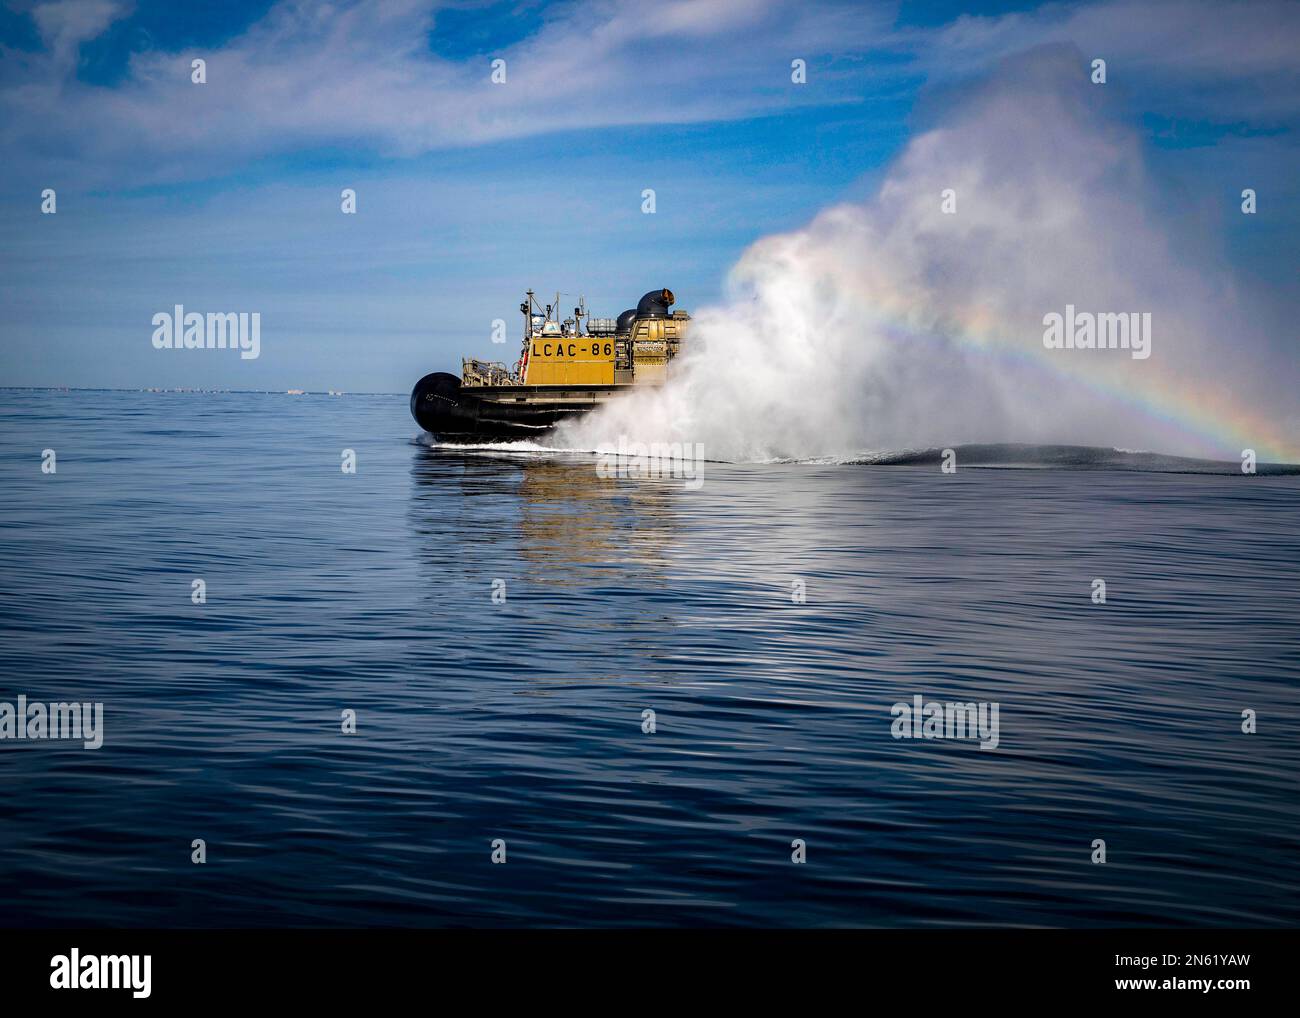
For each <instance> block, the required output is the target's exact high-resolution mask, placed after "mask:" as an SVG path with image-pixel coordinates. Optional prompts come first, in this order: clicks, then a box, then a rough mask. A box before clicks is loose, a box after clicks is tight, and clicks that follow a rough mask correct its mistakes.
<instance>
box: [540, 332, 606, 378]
mask: <svg viewBox="0 0 1300 1018" xmlns="http://www.w3.org/2000/svg"><path fill="white" fill-rule="evenodd" d="M614 346H615V343H614V337H613V336H532V337H530V338H529V340H528V348H527V355H526V358H525V360H524V377H523V384H524V385H613V384H614Z"/></svg>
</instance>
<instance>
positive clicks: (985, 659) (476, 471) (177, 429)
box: [0, 390, 1300, 927]
mask: <svg viewBox="0 0 1300 1018" xmlns="http://www.w3.org/2000/svg"><path fill="white" fill-rule="evenodd" d="M0 421H2V425H3V426H2V428H0V477H2V479H3V511H2V512H0V701H8V702H14V701H15V700H16V698H17V696H18V695H19V694H25V695H26V696H27V697H28V698H29V700H31V701H37V700H39V701H46V702H49V701H71V700H81V701H87V702H101V703H102V704H103V706H104V726H103V738H104V742H103V746H102V748H100V749H98V750H93V751H92V750H86V749H83V748H81V744H80V743H68V742H56V741H16V740H0V779H2V780H3V788H4V795H3V797H0V925H3V926H45V925H67V924H89V925H103V926H122V927H129V926H157V925H164V926H167V925H171V926H277V925H278V926H432V925H453V926H461V925H463V926H488V925H566V926H598V925H629V924H631V925H649V926H691V925H726V926H743V925H788V926H838V925H863V926H888V927H938V926H963V925H980V926H1066V927H1074V926H1143V925H1155V926H1274V925H1283V924H1293V923H1295V922H1296V921H1297V920H1300V897H1298V896H1297V893H1296V891H1297V886H1298V885H1300V795H1298V793H1300V784H1298V776H1300V739H1298V738H1297V736H1298V735H1300V585H1298V584H1297V566H1298V565H1300V510H1298V508H1297V504H1298V498H1300V476H1296V475H1295V474H1294V473H1289V474H1288V473H1281V474H1279V475H1276V476H1256V477H1243V476H1241V475H1240V474H1239V473H1236V474H1234V473H1233V470H1232V467H1231V466H1229V467H1228V468H1227V469H1225V470H1222V471H1221V472H1219V473H1212V472H1207V471H1210V470H1212V469H1215V468H1213V467H1212V466H1210V465H1206V464H1192V463H1186V462H1180V461H1176V460H1169V459H1165V458H1162V457H1156V456H1150V455H1145V456H1144V455H1133V454H1122V453H1116V452H1114V451H1110V450H1088V449H1060V448H1058V449H1047V450H1038V449H1030V448H1024V447H985V448H972V449H967V450H960V449H959V450H958V457H959V460H958V461H959V469H958V470H957V472H956V473H955V474H952V475H944V474H943V473H941V471H940V470H939V467H938V460H937V455H936V454H933V453H917V452H914V451H913V452H902V453H898V454H895V455H886V456H881V455H865V454H864V456H863V457H861V458H860V459H861V460H862V462H854V463H842V462H841V463H774V464H749V465H728V464H718V463H709V464H706V465H705V471H704V477H703V484H702V485H701V486H700V487H699V488H698V489H695V490H692V489H691V487H690V486H688V485H685V484H684V483H683V482H682V481H681V480H680V479H674V478H669V477H658V478H634V477H602V476H600V472H599V471H598V470H597V469H596V465H595V460H594V459H593V457H591V456H589V455H585V454H581V453H547V452H541V451H532V452H526V451H521V450H490V449H486V450H485V449H478V450H463V449H462V450H457V449H449V448H440V447H436V446H431V445H429V444H428V443H425V442H421V441H418V440H417V437H418V436H417V432H418V429H417V428H416V426H415V425H414V423H413V422H412V421H411V420H410V417H409V415H408V413H407V408H406V399H405V397H404V396H345V397H340V398H331V397H327V396H324V395H312V396H301V397H289V396H285V395H273V394H167V393H153V394H150V393H126V392H22V391H13V390H10V391H4V392H0ZM44 449H53V450H55V453H56V456H57V472H56V473H53V474H45V473H42V471H41V456H42V450H44ZM345 449H351V450H354V452H355V454H356V464H357V469H356V473H355V474H345V473H344V472H343V471H342V470H341V469H340V463H341V456H342V453H343V450H345ZM867 461H874V462H867ZM881 461H884V462H885V463H888V465H882V462H881ZM978 463H986V464H989V465H988V466H985V467H980V466H977V464H978ZM1012 467H1020V468H1022V469H1009V468H1012ZM1029 467H1033V468H1035V469H1024V468H1029ZM1097 578H1101V579H1104V580H1105V582H1106V587H1107V603H1106V604H1104V605H1101V604H1094V603H1093V602H1092V598H1091V593H1092V583H1093V580H1094V579H1097ZM195 579H202V580H203V581H204V583H205V584H206V598H207V600H206V603H204V604H195V603H193V601H192V598H191V593H192V589H193V588H192V583H193V581H194V580H195ZM494 581H501V583H496V584H495V587H494ZM796 581H798V582H800V583H802V585H803V590H804V591H805V598H804V600H803V603H799V601H798V600H797V599H796V598H795V597H794V596H793V592H794V591H795V589H796ZM494 589H496V590H497V591H500V592H503V593H504V601H503V602H502V601H500V600H499V598H498V602H499V603H498V602H494V600H493V592H494ZM918 694H919V695H921V696H922V697H923V698H924V699H925V700H926V701H931V700H937V701H961V702H967V701H975V702H987V703H996V704H997V705H998V708H999V715H998V717H999V730H998V745H997V748H996V749H995V750H984V749H981V748H980V745H979V743H978V742H977V741H972V740H969V739H967V740H959V739H953V740H946V739H931V740H926V739H895V738H894V737H893V736H892V735H891V721H892V720H893V719H892V715H891V707H892V706H893V705H894V704H895V703H899V702H904V703H911V702H912V700H913V697H914V696H916V695H918ZM345 710H353V711H355V712H356V718H357V730H356V732H355V734H344V733H343V731H342V730H341V728H342V726H341V721H340V719H341V716H342V712H343V711H345ZM646 710H652V711H654V712H655V714H654V721H655V730H654V731H653V733H647V732H645V731H643V725H644V724H645V722H644V721H643V712H644V711H646ZM1244 710H1252V711H1255V712H1256V716H1257V725H1258V730H1257V731H1256V732H1255V733H1254V734H1245V733H1243V732H1242V730H1241V726H1242V712H1243V711H1244ZM194 839H203V840H204V841H205V843H206V853H207V854H206V862H205V863H203V864H202V865H197V864H195V863H193V862H192V861H191V852H192V848H191V845H192V842H193V841H194ZM494 839H502V840H503V841H504V842H505V851H506V862H505V864H504V865H502V864H494V863H493V861H492V851H493V850H492V843H493V841H494ZM796 839H802V842H803V843H804V846H805V851H806V862H805V863H803V864H797V863H795V862H792V858H791V856H792V851H793V849H792V842H794V841H795V840H796ZM1095 839H1103V840H1104V841H1105V843H1106V851H1107V861H1106V863H1105V864H1104V865H1098V864H1094V863H1093V862H1092V861H1091V860H1092V855H1093V842H1094V840H1095Z"/></svg>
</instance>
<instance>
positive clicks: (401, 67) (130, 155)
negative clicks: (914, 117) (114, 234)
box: [0, 0, 887, 179]
mask: <svg viewBox="0 0 1300 1018" xmlns="http://www.w3.org/2000/svg"><path fill="white" fill-rule="evenodd" d="M114 10H116V11H117V12H118V13H120V11H121V8H113V7H112V6H111V5H109V4H108V3H106V2H96V3H93V4H92V5H90V6H89V7H86V8H81V7H76V8H75V9H74V8H73V7H68V6H66V5H56V6H51V7H49V8H41V9H40V11H39V12H38V14H37V15H35V16H36V17H38V19H39V20H40V23H41V25H42V34H43V38H45V39H46V41H47V43H48V45H49V46H50V47H51V48H50V49H49V51H48V52H46V53H44V54H41V55H38V56H35V57H33V56H31V55H21V54H11V55H12V56H14V57H15V58H16V59H17V61H18V62H19V64H20V65H21V67H20V73H19V74H18V75H16V76H15V75H14V74H12V73H11V74H10V75H9V76H8V87H6V88H5V89H3V91H0V113H2V114H3V119H4V121H5V122H6V124H7V127H5V128H4V129H3V134H2V135H0V138H3V142H4V145H5V147H6V149H9V150H12V151H15V152H19V153H21V152H22V151H29V152H37V153H49V152H59V151H70V152H73V153H74V158H75V159H77V160H80V161H81V163H82V166H83V169H85V168H89V167H103V168H105V170H106V171H112V170H116V169H117V168H119V167H123V166H130V167H133V168H134V169H135V170H136V171H137V172H143V173H144V174H145V175H146V176H147V177H148V178H150V179H157V178H160V177H162V178H165V177H168V176H174V175H193V174H199V175H202V174H204V173H211V172H221V171H223V170H225V169H228V168H230V167H233V166H236V165H238V163H239V162H240V161H242V160H247V159H250V158H256V157H259V156H263V155H267V154H274V153H278V152H286V151H295V150H299V149H302V148H304V147H307V148H310V147H312V146H318V145H335V144H339V145H342V144H354V145H357V144H359V145H363V146H366V147H368V148H371V149H373V150H377V151H379V152H380V153H382V154H386V155H395V156H409V155H414V154H418V153H422V152H427V151H430V150H434V149H439V148H448V147H458V146H464V145H475V144H483V143H488V142H492V141H497V140H501V139H508V138H518V137H527V136H530V135H538V134H543V133H547V132H554V131H562V130H568V129H592V128H599V127H602V126H609V125H627V124H655V123H670V122H679V123H684V122H699V121H709V120H719V119H730V118H735V117H743V116H748V115H752V114H755V113H760V112H767V111H772V110H776V109H780V108H783V107H785V106H787V105H790V104H793V103H801V102H802V103H825V102H833V101H840V100H844V99H846V98H853V97H854V95H855V93H854V90H853V88H852V87H850V86H849V85H846V84H845V81H844V79H843V78H842V77H841V76H838V75H837V74H835V72H834V71H833V69H830V68H826V69H825V70H824V73H819V71H818V70H817V69H816V68H815V69H814V71H813V74H812V82H813V84H811V85H807V86H799V87H795V86H793V85H791V83H790V61H791V60H792V59H793V58H794V57H796V56H799V57H803V58H805V59H809V60H815V59H816V58H817V57H819V56H822V55H823V54H828V53H838V52H843V51H860V50H862V49H864V48H867V47H869V46H870V45H871V44H872V42H873V40H874V39H876V38H878V37H881V36H883V35H884V34H885V33H886V31H887V25H886V23H885V22H884V21H883V20H882V17H881V15H880V14H872V13H870V12H867V13H864V12H862V11H861V10H855V9H853V8H852V7H847V6H835V7H829V8H827V7H820V8H819V7H813V6H809V5H806V4H801V3H795V2H789V0H714V2H711V3H708V4H697V3H681V2H677V3H670V4H665V5H662V6H661V7H659V8H657V9H656V8H654V7H647V6H646V5H644V4H641V3H634V2H627V0H617V2H606V3H599V4H577V5H573V6H570V7H564V8H562V9H561V11H560V12H559V13H557V14H555V15H554V16H552V17H550V19H549V20H547V21H546V22H545V23H544V25H543V27H542V28H541V29H540V30H539V31H538V32H536V33H535V34H533V35H532V36H530V37H528V38H526V39H524V40H523V41H521V42H518V43H516V44H514V45H511V46H507V47H504V48H503V49H502V50H501V51H500V52H499V53H497V54H494V56H500V57H501V58H503V59H505V60H506V61H507V82H506V83H505V84H503V85H496V84H493V83H491V81H490V80H489V78H490V60H491V59H492V57H491V56H482V55H475V56H472V57H471V56H467V57H466V58H465V59H463V60H449V59H445V58H442V57H439V56H437V55H435V54H434V53H433V52H431V50H430V48H429V46H428V44H427V40H428V38H429V34H430V32H433V33H434V34H435V35H436V33H437V31H438V28H437V19H436V11H435V10H434V9H433V8H431V6H430V5H429V4H428V3H426V2H417V0H387V2H385V3H383V4H338V5H323V4H319V3H308V2H302V0H284V2H281V3H279V4H277V5H276V6H275V7H274V8H273V9H272V10H271V11H270V12H269V13H268V14H267V16H266V17H265V18H264V19H262V20H261V21H259V22H258V23H257V24H255V25H253V26H252V27H250V28H249V29H248V31H246V32H245V33H244V34H242V35H241V36H239V37H238V38H236V39H233V40H232V41H230V42H229V43H228V44H226V45H224V46H222V47H220V48H217V49H213V50H193V51H190V50H186V51H183V52H176V53H166V52H158V51H147V52H144V53H140V54H137V55H135V57H134V58H133V59H132V61H131V65H130V73H129V76H128V78H127V80H126V81H125V82H123V83H122V84H120V85H119V86H117V87H115V88H101V87H95V86H90V85H85V84H82V83H79V82H77V81H76V80H75V79H74V78H73V75H72V70H73V66H72V65H73V60H74V58H75V49H76V46H77V45H78V44H79V43H80V42H82V41H84V40H85V39H87V38H89V37H91V36H93V35H94V34H96V32H97V31H99V30H102V28H103V27H105V26H106V25H107V24H108V23H109V21H111V19H112V14H113V11H114ZM196 57H202V58H203V59H205V60H206V61H207V78H208V81H207V84H205V85H193V84H191V82H190V62H191V60H192V59H194V58H196Z"/></svg>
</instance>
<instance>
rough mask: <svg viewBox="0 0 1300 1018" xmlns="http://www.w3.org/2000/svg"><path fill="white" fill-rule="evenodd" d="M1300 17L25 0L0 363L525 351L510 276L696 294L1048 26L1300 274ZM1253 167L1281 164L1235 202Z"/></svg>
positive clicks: (573, 291)
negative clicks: (228, 345)
mask: <svg viewBox="0 0 1300 1018" xmlns="http://www.w3.org/2000/svg"><path fill="white" fill-rule="evenodd" d="M1298 24H1300V21H1298V19H1297V16H1296V7H1295V5H1285V4H1277V3H1248V4H1243V5H1239V6H1235V7H1231V8H1228V9H1227V10H1226V11H1225V7H1224V5H1221V4H1214V3H1183V4H1178V5H1169V4H1162V3H1151V2H1142V3H1138V2H1112V3H1103V4H1050V5H1032V4H1014V5H1005V4H1003V5H997V6H996V7H978V6H964V7H958V6H956V5H953V4H915V5H913V4H907V5H902V6H895V5H890V4H846V3H821V4H816V3H786V2H783V0H717V2H713V3H704V4H688V3H665V4H658V5H655V4H644V3H624V2H603V3H582V4H545V3H485V4H475V3H456V4H437V3H426V2H415V0H388V2H383V0H380V2H376V3H371V4H365V5H357V4H349V3H334V4H321V3H308V2H300V3H286V2H280V3H269V2H259V3H223V4H197V3H196V4H183V3H162V2H152V0H139V2H136V3H134V4H131V3H127V2H119V0H86V2H54V3H23V2H20V3H11V4H9V5H8V6H7V7H6V8H5V9H4V10H3V12H2V13H0V144H2V145H3V150H4V165H5V167H6V171H5V173H4V175H3V178H2V181H0V267H2V268H3V272H2V274H0V276H2V278H0V294H2V295H3V303H4V308H5V311H4V316H3V320H2V321H0V384H7V385H71V386H108V387H145V386H196V387H216V388H253V389H262V388H266V389H284V388H289V387H301V388H310V389H325V388H341V389H347V390H349V391H405V390H406V389H408V388H409V386H410V384H411V382H412V381H413V380H414V379H415V378H416V377H418V376H419V375H421V374H423V373H425V372H427V371H430V370H436V369H445V368H449V367H450V368H452V369H455V368H456V367H457V366H458V365H459V357H460V355H461V354H462V353H466V354H468V353H478V354H481V355H492V356H495V357H500V358H501V359H505V360H513V358H514V356H515V355H516V353H517V349H516V342H515V329H516V321H515V319H516V314H515V313H514V310H513V309H515V308H516V306H517V304H518V301H519V299H520V295H521V292H522V290H524V289H525V288H526V287H530V286H531V287H533V288H534V289H536V290H538V291H539V292H540V293H551V292H554V291H556V290H560V291H562V292H565V293H567V294H570V295H574V296H576V295H577V294H578V293H583V294H585V295H586V297H587V301H588V304H589V305H590V306H592V307H593V308H594V309H595V310H596V311H597V313H600V314H607V315H610V316H613V315H616V314H617V313H618V312H619V311H621V310H622V309H623V308H625V307H627V306H629V305H631V304H634V303H635V301H636V299H637V298H638V297H639V296H640V294H641V293H643V292H644V291H646V290H648V289H651V288H656V287H659V286H669V287H671V288H672V289H674V290H675V291H676V293H677V294H678V297H679V301H680V304H681V306H683V307H687V308H690V309H695V308H697V307H700V306H704V305H708V304H712V303H715V302H716V301H718V300H719V299H720V298H721V296H722V295H723V293H724V288H725V283H726V278H727V273H728V271H729V269H730V268H731V266H732V265H733V264H735V262H736V261H737V259H738V258H739V257H740V256H741V254H742V253H743V252H744V251H745V249H746V248H747V247H749V246H750V245H751V244H753V243H754V242H755V241H757V240H759V239H761V238H763V237H765V236H768V235H771V234H774V233H779V232H782V231H787V230H792V229H796V228H798V227H800V226H802V225H803V224H805V223H806V222H807V221H808V220H809V219H811V218H812V217H813V216H814V215H815V214H816V213H817V212H818V211H819V210H821V209H823V208H825V207H827V206H829V205H832V204H834V203H836V202H840V201H856V200H862V199H865V198H866V197H867V196H869V195H871V194H873V192H874V190H875V188H876V187H877V185H878V184H879V182H880V180H881V179H882V177H883V175H884V173H885V172H886V170H887V168H888V167H889V165H890V164H891V162H892V161H893V160H895V159H896V158H897V157H898V156H899V154H900V152H902V151H904V149H905V148H906V146H907V145H908V144H909V142H911V141H912V140H913V139H915V138H916V137H917V135H918V133H920V132H923V131H925V130H927V129H929V128H930V127H931V126H933V125H934V124H935V123H941V122H942V119H943V116H944V113H945V110H946V109H948V108H949V107H950V106H951V105H952V104H954V103H956V102H959V101H960V97H961V96H962V94H963V93H964V92H965V91H966V90H967V89H968V88H969V87H970V83H971V82H976V81H979V80H981V79H982V78H983V77H986V76H988V75H990V74H995V73H997V68H998V67H999V66H1000V64H1001V63H1002V62H1004V61H1006V60H1009V59H1015V58H1016V56H1017V55H1018V54H1023V53H1025V52H1029V51H1032V50H1034V49H1035V48H1036V47H1043V46H1068V47H1074V48H1075V49H1076V50H1077V53H1078V56H1079V64H1080V73H1086V66H1087V59H1088V57H1089V55H1090V54H1093V53H1104V54H1105V55H1106V56H1107V57H1108V60H1109V67H1110V75H1111V79H1110V82H1109V83H1108V85H1107V88H1108V89H1109V90H1110V91H1109V93H1108V96H1107V101H1108V102H1109V103H1110V104H1111V105H1112V107H1113V110H1112V112H1111V115H1112V116H1113V117H1115V118H1116V120H1117V121H1119V122H1122V123H1124V124H1126V125H1127V126H1129V127H1131V128H1133V129H1134V130H1136V131H1138V132H1139V133H1140V135H1141V136H1142V138H1143V139H1144V144H1145V145H1146V147H1147V149H1148V153H1147V154H1148V158H1149V160H1150V164H1151V166H1152V167H1153V168H1154V171H1155V172H1157V173H1158V174H1160V175H1162V179H1164V180H1167V187H1165V188H1164V189H1163V190H1162V191H1161V194H1162V195H1163V196H1164V198H1165V200H1167V201H1168V203H1169V204H1170V207H1171V208H1172V209H1174V210H1175V213H1176V214H1175V215H1174V216H1173V217H1172V218H1173V219H1174V220H1175V221H1176V220H1178V218H1179V217H1180V216H1184V217H1185V216H1192V217H1198V218H1207V219H1210V220H1214V219H1218V220H1221V222H1220V223H1219V226H1220V229H1219V235H1220V236H1221V239H1222V244H1223V247H1224V257H1225V258H1226V259H1227V260H1228V262H1229V263H1230V264H1231V265H1232V266H1233V267H1234V270H1235V271H1236V272H1238V273H1239V274H1240V276H1241V280H1242V285H1243V286H1246V287H1248V288H1249V287H1256V288H1257V289H1258V291H1259V293H1260V294H1261V300H1265V301H1268V302H1270V303H1271V304H1272V305H1274V306H1275V307H1274V313H1278V309H1279V308H1280V309H1283V310H1285V309H1293V308H1294V301H1295V281H1294V277H1295V265H1296V258H1295V255H1296V254H1297V251H1298V249H1297V242H1296V239H1295V238H1296V236H1297V231H1296V226H1297V215H1296V212H1295V209H1296V208H1297V202H1296V199H1297V197H1300V195H1297V180H1298V179H1300V174H1297V173H1296V172H1295V171H1296V169H1297V160H1296V147H1295V144H1296V143H1295V133H1294V128H1295V124H1296V118H1297V114H1298V113H1300V89H1297V87H1296V85H1297V80H1296V79H1297V68H1296V63H1297V61H1296V58H1295V53H1296V52H1297V43H1298V42H1300V36H1298V31H1297V29H1298ZM497 57H500V58H502V59H504V60H506V67H507V81H506V83H505V84H500V85H496V84H493V83H492V82H491V81H490V80H489V76H490V73H491V67H490V62H491V61H492V60H493V59H495V58H497ZM194 58H202V59H204V60H206V61H207V76H208V80H207V83H206V84H203V85H196V84H193V83H192V82H191V81H190V64H191V61H192V60H193V59H194ZM795 58H800V59H803V60H806V61H807V65H808V81H807V84H803V85H795V84H793V83H792V82H791V81H790V62H791V60H792V59H795ZM1242 179H1249V180H1250V182H1251V184H1252V185H1253V186H1256V187H1257V188H1259V189H1260V191H1261V194H1262V195H1266V196H1267V197H1266V198H1263V199H1261V200H1262V201H1267V203H1268V204H1267V206H1266V207H1267V209H1268V211H1269V214H1268V215H1267V216H1261V217H1259V219H1258V220H1256V221H1253V222H1250V223H1243V222H1242V217H1240V216H1232V215H1229V214H1228V213H1229V212H1230V211H1231V210H1233V209H1234V208H1235V201H1234V195H1235V194H1236V193H1237V192H1238V191H1239V190H1240V186H1239V185H1240V181H1241V180H1242ZM345 187H350V188H354V189H355V190H356V192H357V195H358V214H357V215H355V216H348V215H343V214H342V213H341V212H340V209H339V201H340V199H339V193H340V190H341V189H342V188H345ZM44 188H54V189H55V190H56V191H57V194H58V212H57V214H55V215H42V214H40V194H41V191H42V190H43V189H44ZM645 188H653V189H654V190H655V192H656V199H657V211H656V213H655V214H654V215H644V214H642V212H641V192H642V190H643V189H645ZM1178 210H1182V211H1178ZM1166 211H1168V210H1166ZM1279 253H1281V255H1282V256H1281V257H1280V256H1279ZM565 300H566V303H567V300H568V298H566V299H565ZM178 303H180V304H184V305H185V306H186V307H187V309H190V310H198V311H258V312H260V313H261V315H262V323H263V324H262V356H261V357H260V358H258V359H257V360H255V361H241V360H240V359H239V358H237V357H230V356H225V355H223V354H221V353H219V352H215V351H214V352H207V353H203V354H196V353H193V352H187V353H175V352H169V351H157V350H154V349H153V348H152V346H151V344H150V342H149V337H150V335H151V333H152V326H151V318H152V315H153V314H154V313H155V312H157V311H160V310H168V309H170V308H171V307H172V306H173V305H174V304H178ZM494 318H504V319H505V320H506V321H507V322H508V324H509V328H510V334H509V335H510V339H509V342H508V343H507V344H506V346H505V347H494V346H492V345H491V344H490V342H489V334H490V329H491V322H492V320H493V319H494Z"/></svg>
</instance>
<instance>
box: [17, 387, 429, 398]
mask: <svg viewBox="0 0 1300 1018" xmlns="http://www.w3.org/2000/svg"><path fill="white" fill-rule="evenodd" d="M0 392H151V393H155V394H157V395H159V396H163V395H169V394H171V395H191V396H404V395H406V394H405V393H401V392H360V391H356V390H345V391H338V390H335V391H331V390H329V389H302V390H294V391H290V390H288V389H191V388H177V389H165V388H161V387H154V386H148V387H145V388H140V389H124V388H120V387H117V388H115V387H111V386H91V385H0Z"/></svg>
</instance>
